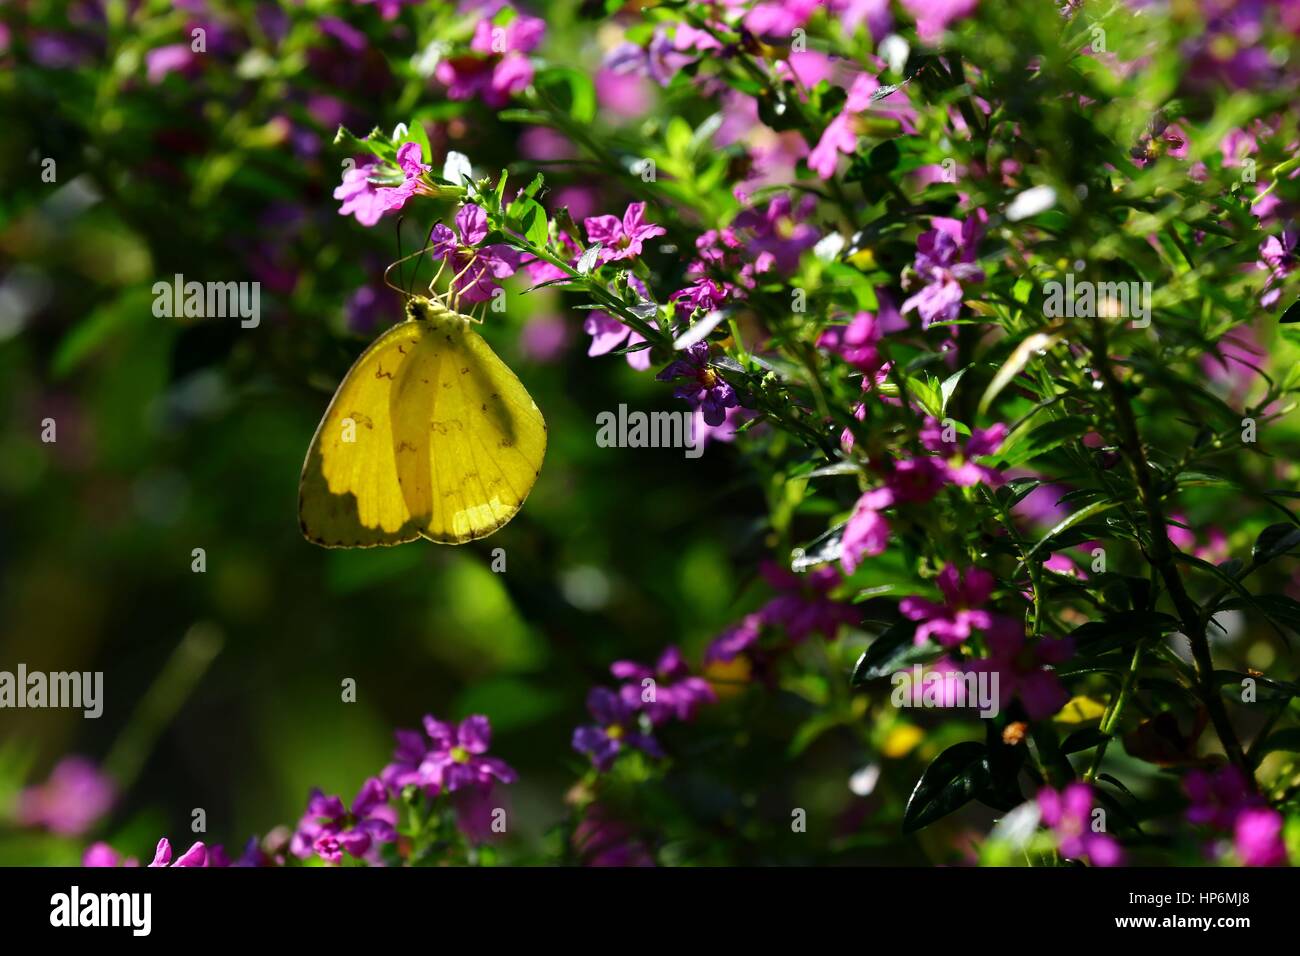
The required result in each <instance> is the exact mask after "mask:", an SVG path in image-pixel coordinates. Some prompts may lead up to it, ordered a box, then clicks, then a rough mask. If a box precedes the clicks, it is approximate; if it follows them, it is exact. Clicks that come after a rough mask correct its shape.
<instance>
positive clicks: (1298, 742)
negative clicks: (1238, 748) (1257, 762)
mask: <svg viewBox="0 0 1300 956" xmlns="http://www.w3.org/2000/svg"><path fill="white" fill-rule="evenodd" d="M1275 750H1281V751H1283V752H1285V753H1293V754H1295V753H1300V727H1288V728H1287V729H1286V730H1279V731H1278V732H1277V733H1274V734H1271V735H1269V738H1268V739H1267V740H1265V741H1264V742H1263V743H1262V744H1261V745H1260V747H1259V749H1258V751H1257V753H1258V755H1259V756H1261V757H1262V756H1264V754H1268V753H1273V752H1274V751H1275Z"/></svg>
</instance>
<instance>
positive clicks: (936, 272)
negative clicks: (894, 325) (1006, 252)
mask: <svg viewBox="0 0 1300 956" xmlns="http://www.w3.org/2000/svg"><path fill="white" fill-rule="evenodd" d="M987 221H988V216H987V214H986V213H985V212H984V210H983V209H980V210H977V211H976V212H975V213H974V214H973V215H971V216H968V217H967V218H966V221H965V222H958V221H957V220H956V219H949V218H947V217H944V216H935V217H934V218H933V219H932V220H931V224H932V225H933V226H934V228H933V229H931V230H930V231H929V232H924V233H922V234H921V237H920V238H919V239H917V241H916V263H915V268H914V274H910V275H905V276H904V286H905V287H906V286H912V285H915V284H916V282H917V281H919V282H922V283H924V287H923V288H922V289H921V291H919V292H917V293H916V294H915V295H913V296H912V297H911V298H909V299H908V300H907V301H906V302H904V303H903V312H904V313H907V312H911V311H912V310H913V309H915V310H916V311H917V312H918V313H919V314H920V316H921V327H922V328H925V329H928V328H929V327H930V326H931V325H933V324H934V323H936V322H951V321H953V320H954V319H956V318H957V315H958V313H959V312H960V311H961V302H962V297H963V296H964V294H965V293H964V292H963V289H962V283H963V282H983V281H984V270H983V269H981V268H980V267H979V266H978V265H976V264H975V260H976V253H975V247H976V245H977V244H978V243H979V239H980V235H981V234H982V232H983V228H984V223H985V222H987Z"/></svg>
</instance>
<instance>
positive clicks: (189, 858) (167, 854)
mask: <svg viewBox="0 0 1300 956" xmlns="http://www.w3.org/2000/svg"><path fill="white" fill-rule="evenodd" d="M207 861H208V848H207V847H206V846H204V845H203V844H202V843H195V844H194V845H193V846H192V847H190V848H189V849H188V850H186V851H185V852H184V853H183V854H181V857H180V859H178V860H177V861H176V862H175V863H172V845H171V843H169V842H168V841H167V838H166V837H163V838H162V839H161V840H159V841H158V848H157V850H155V851H154V855H153V862H152V863H150V864H149V866H150V867H165V866H180V867H198V866H203V865H204V864H205V863H206V862H207Z"/></svg>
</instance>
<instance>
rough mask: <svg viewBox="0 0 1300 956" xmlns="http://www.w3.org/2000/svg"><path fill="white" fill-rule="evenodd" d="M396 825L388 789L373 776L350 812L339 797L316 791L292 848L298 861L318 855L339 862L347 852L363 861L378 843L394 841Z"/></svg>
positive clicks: (395, 815)
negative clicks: (389, 801)
mask: <svg viewBox="0 0 1300 956" xmlns="http://www.w3.org/2000/svg"><path fill="white" fill-rule="evenodd" d="M396 826H397V811H396V810H394V809H393V808H392V806H390V805H389V803H388V788H387V787H386V786H384V783H383V781H382V780H380V779H379V778H378V777H371V778H369V779H368V780H366V782H365V783H363V784H362V785H361V790H360V791H359V792H358V793H357V797H356V799H355V800H353V801H352V810H351V812H349V811H348V809H347V807H345V806H344V805H343V801H342V800H340V799H339V798H338V797H327V796H325V795H324V794H323V793H321V791H319V790H313V791H312V795H311V798H310V799H309V800H308V801H307V812H306V813H304V814H303V816H302V819H301V820H300V821H298V830H297V832H295V833H294V835H293V840H292V841H291V842H290V845H289V848H290V850H291V851H292V852H293V854H294V855H295V856H297V857H298V858H299V859H307V858H308V857H310V856H311V855H312V854H313V853H315V854H316V855H317V856H319V857H320V858H321V859H322V860H325V861H327V862H329V863H338V862H339V861H340V860H342V859H343V852H344V851H345V850H346V851H347V852H348V853H349V854H350V855H352V856H354V857H356V858H358V859H360V858H362V857H365V856H366V855H367V854H369V853H370V852H371V850H372V849H374V848H375V847H376V845H377V844H380V843H392V842H394V841H395V840H396V839H397V829H396Z"/></svg>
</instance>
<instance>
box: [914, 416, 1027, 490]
mask: <svg viewBox="0 0 1300 956" xmlns="http://www.w3.org/2000/svg"><path fill="white" fill-rule="evenodd" d="M951 436H952V438H953V440H952V441H949V440H948V437H949V433H947V432H946V430H945V429H944V427H943V426H942V425H940V423H939V421H938V420H937V419H935V418H932V417H927V418H926V420H925V424H924V425H922V427H921V432H920V439H921V444H922V445H923V446H924V447H925V448H927V449H928V450H930V451H935V452H939V454H940V455H942V456H943V462H942V465H941V468H942V469H943V473H944V477H945V478H946V479H947V480H948V481H951V482H952V483H953V484H955V485H960V486H961V487H963V488H969V487H973V486H974V485H978V484H981V483H982V484H986V485H1000V484H1002V481H1003V478H1002V473H1001V472H1000V471H998V470H997V469H996V468H989V467H987V466H985V465H980V464H977V463H976V462H975V459H976V458H982V457H983V456H985V455H992V454H994V453H995V452H996V451H997V450H998V449H999V448H1000V447H1001V446H1002V441H1003V439H1005V438H1006V437H1007V426H1006V425H1004V424H1003V423H1001V422H999V423H997V424H996V425H993V426H992V427H990V428H973V429H971V433H970V438H969V439H967V441H966V445H965V448H964V449H963V448H958V447H957V442H956V440H955V439H956V432H955V430H954V431H953V432H952V433H951Z"/></svg>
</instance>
